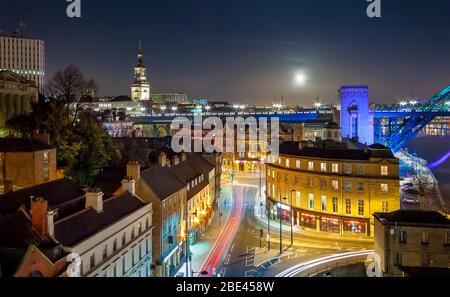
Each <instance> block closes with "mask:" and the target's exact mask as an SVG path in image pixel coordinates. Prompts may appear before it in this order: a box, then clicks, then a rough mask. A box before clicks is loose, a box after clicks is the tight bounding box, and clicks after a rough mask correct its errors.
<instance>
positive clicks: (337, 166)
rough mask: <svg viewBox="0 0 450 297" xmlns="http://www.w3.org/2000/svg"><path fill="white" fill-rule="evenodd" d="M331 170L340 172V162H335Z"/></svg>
mask: <svg viewBox="0 0 450 297" xmlns="http://www.w3.org/2000/svg"><path fill="white" fill-rule="evenodd" d="M331 170H332V171H333V173H339V164H333V165H332V166H331Z"/></svg>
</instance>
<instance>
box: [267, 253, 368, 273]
mask: <svg viewBox="0 0 450 297" xmlns="http://www.w3.org/2000/svg"><path fill="white" fill-rule="evenodd" d="M373 252H374V251H361V252H351V253H345V254H340V255H331V256H327V257H323V258H319V259H315V260H312V261H308V262H305V263H301V264H297V265H295V266H292V267H290V268H288V269H286V270H285V271H283V272H280V273H279V274H277V275H276V276H275V277H294V276H296V275H297V274H299V273H301V272H303V271H305V270H308V269H311V268H314V267H318V266H320V265H323V264H326V263H330V262H336V261H339V260H344V259H348V258H353V257H361V256H369V255H371V254H373Z"/></svg>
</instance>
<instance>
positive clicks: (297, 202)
mask: <svg viewBox="0 0 450 297" xmlns="http://www.w3.org/2000/svg"><path fill="white" fill-rule="evenodd" d="M300 202H301V193H300V192H296V193H295V204H296V205H297V207H300Z"/></svg>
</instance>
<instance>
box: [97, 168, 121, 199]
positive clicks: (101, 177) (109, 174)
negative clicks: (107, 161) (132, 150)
mask: <svg viewBox="0 0 450 297" xmlns="http://www.w3.org/2000/svg"><path fill="white" fill-rule="evenodd" d="M126 174H127V169H126V168H125V167H120V168H117V167H108V168H105V169H103V170H102V172H100V173H99V174H98V175H97V177H96V178H95V181H94V183H93V185H92V188H96V189H97V188H98V189H101V190H102V192H103V194H104V195H103V198H104V199H107V198H110V197H112V196H114V193H115V192H116V191H117V190H119V189H120V188H121V186H122V181H123V179H124V177H125V176H126Z"/></svg>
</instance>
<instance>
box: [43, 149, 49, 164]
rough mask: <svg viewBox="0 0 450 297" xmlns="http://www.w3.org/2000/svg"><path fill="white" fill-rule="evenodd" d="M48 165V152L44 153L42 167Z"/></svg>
mask: <svg viewBox="0 0 450 297" xmlns="http://www.w3.org/2000/svg"><path fill="white" fill-rule="evenodd" d="M48 163H49V152H48V151H47V152H44V165H48Z"/></svg>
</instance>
